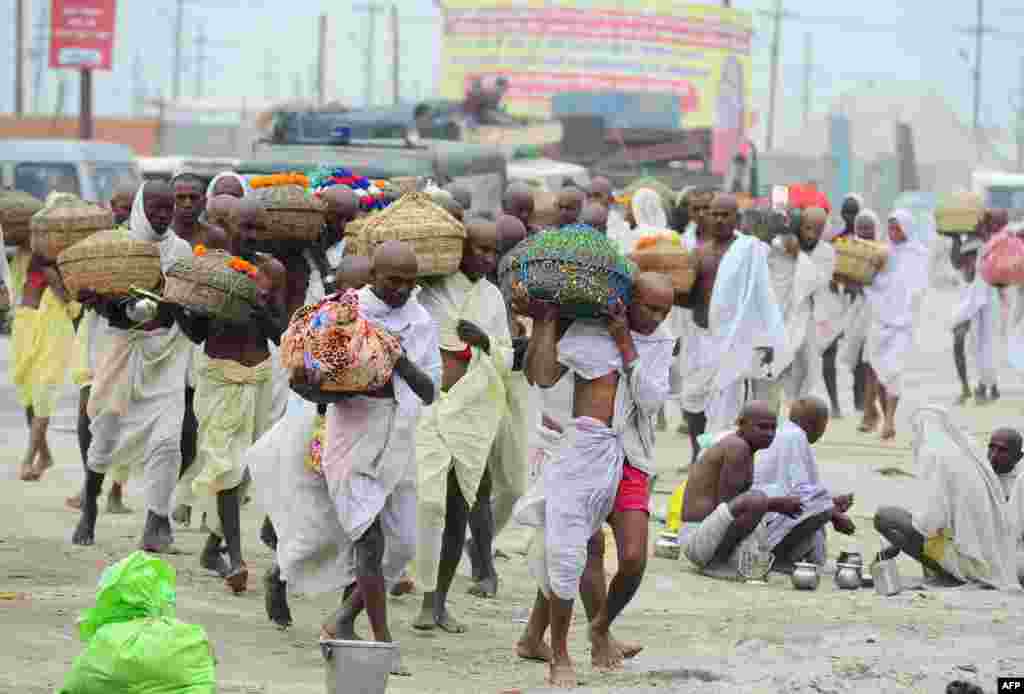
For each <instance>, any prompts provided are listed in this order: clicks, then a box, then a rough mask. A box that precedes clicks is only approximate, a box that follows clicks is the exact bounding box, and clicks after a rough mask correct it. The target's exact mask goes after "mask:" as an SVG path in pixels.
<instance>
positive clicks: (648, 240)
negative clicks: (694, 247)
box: [634, 231, 683, 251]
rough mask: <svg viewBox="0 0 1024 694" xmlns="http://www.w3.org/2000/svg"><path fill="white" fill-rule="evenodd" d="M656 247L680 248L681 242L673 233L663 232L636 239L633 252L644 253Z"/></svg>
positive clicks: (677, 235)
mask: <svg viewBox="0 0 1024 694" xmlns="http://www.w3.org/2000/svg"><path fill="white" fill-rule="evenodd" d="M658 245H671V246H682V245H683V240H682V237H680V236H679V234H677V233H676V232H674V231H663V232H660V233H657V234H648V235H646V236H641V237H640V238H639V239H637V242H636V246H635V247H634V250H637V251H644V250H648V249H651V248H654V247H655V246H658Z"/></svg>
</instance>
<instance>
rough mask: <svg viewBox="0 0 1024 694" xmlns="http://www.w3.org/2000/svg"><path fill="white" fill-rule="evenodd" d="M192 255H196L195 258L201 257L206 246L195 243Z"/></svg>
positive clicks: (204, 252)
mask: <svg viewBox="0 0 1024 694" xmlns="http://www.w3.org/2000/svg"><path fill="white" fill-rule="evenodd" d="M192 255H194V256H196V257H197V258H202V257H203V256H204V255H206V246H204V245H203V244H201V243H200V244H197V245H196V247H195V248H194V249H192Z"/></svg>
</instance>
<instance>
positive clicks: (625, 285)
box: [521, 225, 636, 318]
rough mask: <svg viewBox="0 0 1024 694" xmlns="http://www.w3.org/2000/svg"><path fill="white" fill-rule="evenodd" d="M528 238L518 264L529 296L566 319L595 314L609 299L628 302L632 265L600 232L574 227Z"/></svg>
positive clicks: (603, 311) (605, 309) (601, 311)
mask: <svg viewBox="0 0 1024 694" xmlns="http://www.w3.org/2000/svg"><path fill="white" fill-rule="evenodd" d="M530 240H531V243H530V244H529V246H527V248H526V249H525V250H524V252H523V258H522V261H521V262H522V281H523V284H524V285H525V286H526V290H527V292H528V293H529V295H530V297H531V298H533V299H539V300H541V301H549V302H552V303H555V304H558V307H559V310H560V313H561V314H562V316H563V317H567V318H600V317H602V316H604V315H607V313H608V306H609V304H610V303H611V302H613V301H616V300H619V299H621V300H622V301H623V302H624V303H626V304H629V301H630V299H631V297H632V290H633V275H634V274H635V272H636V266H635V265H634V264H633V263H632V262H631V261H629V260H628V259H627V258H625V257H624V256H623V255H622V253H621V251H620V250H619V248H618V245H617V244H616V243H615V242H613V241H610V240H609V239H608V237H606V236H605V235H604V234H602V233H600V232H599V231H596V230H595V229H593V228H591V227H588V226H585V225H575V226H570V227H565V228H563V229H558V230H552V231H544V232H541V233H539V234H536V235H534V236H533V237H531V239H530Z"/></svg>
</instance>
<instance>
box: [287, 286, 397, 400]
mask: <svg viewBox="0 0 1024 694" xmlns="http://www.w3.org/2000/svg"><path fill="white" fill-rule="evenodd" d="M314 321H316V322H317V323H319V325H318V326H317V327H314V325H313V323H314ZM401 354H402V346H401V342H400V341H399V339H398V338H397V337H395V336H394V335H392V334H391V333H389V332H388V331H386V330H384V329H382V328H379V327H377V326H375V325H373V324H371V323H368V322H367V321H366V320H365V319H364V318H362V317H361V316H360V315H359V295H358V294H357V293H356V292H355V291H348V292H345V293H344V294H342V295H341V296H340V297H339V296H331V297H328V298H326V299H322V300H320V301H318V302H316V303H314V304H310V305H308V306H304V307H302V308H300V309H299V310H298V311H296V312H295V314H294V315H293V316H292V319H291V322H290V323H289V324H288V330H286V331H285V334H284V337H283V338H282V339H281V363H282V365H283V366H284V367H285V368H286V369H288V370H289V371H290V370H292V369H299V368H305V367H306V366H307V360H308V361H309V363H315V364H316V365H317V366H318V367H319V368H320V369H321V370H322V373H323V376H324V379H323V382H322V383H321V384H320V387H319V389H315V388H311V387H309V386H306V385H303V384H293V385H292V389H293V390H295V392H297V393H299V395H301V396H302V397H303V398H305V399H307V400H311V401H313V402H331V401H333V400H335V399H336V395H337V394H338V393H365V392H368V391H372V390H377V389H379V388H381V387H383V386H385V385H386V384H387V383H388V382H389V381H390V380H391V375H392V372H393V370H394V368H395V364H396V363H397V362H398V359H399V357H400V356H401Z"/></svg>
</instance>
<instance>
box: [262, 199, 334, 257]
mask: <svg viewBox="0 0 1024 694" xmlns="http://www.w3.org/2000/svg"><path fill="white" fill-rule="evenodd" d="M257 195H258V196H259V198H260V200H262V201H263V206H264V207H266V209H267V216H268V218H269V224H268V225H267V227H268V228H267V235H266V237H264V238H257V239H256V240H258V241H301V242H304V243H312V242H313V241H316V240H317V239H318V238H320V232H321V231H322V229H323V225H324V204H323V202H321V201H320V199H319V198H317V197H315V196H313V195H312V194H311V193H309V192H308V191H307V190H306V189H305V188H303V187H302V186H299V185H283V186H271V187H269V188H260V189H259V190H257Z"/></svg>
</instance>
